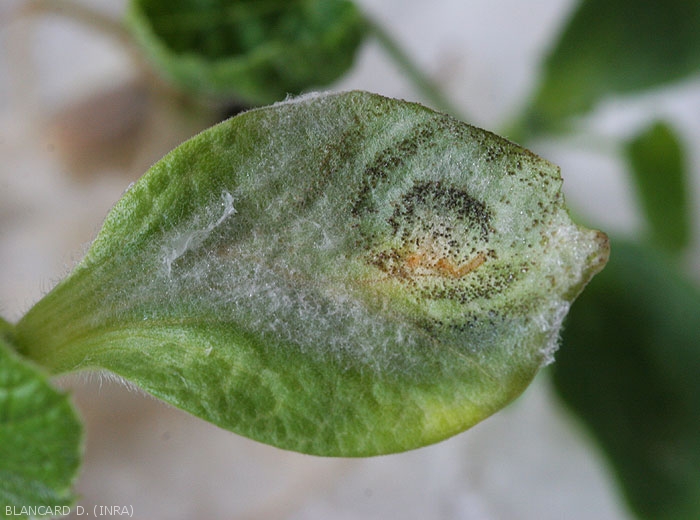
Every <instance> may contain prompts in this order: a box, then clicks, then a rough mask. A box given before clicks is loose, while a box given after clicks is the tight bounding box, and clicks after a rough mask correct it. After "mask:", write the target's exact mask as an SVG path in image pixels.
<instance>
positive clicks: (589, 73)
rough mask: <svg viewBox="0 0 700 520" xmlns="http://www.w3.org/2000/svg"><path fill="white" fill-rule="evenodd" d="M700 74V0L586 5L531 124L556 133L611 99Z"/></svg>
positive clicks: (553, 65)
mask: <svg viewBox="0 0 700 520" xmlns="http://www.w3.org/2000/svg"><path fill="white" fill-rule="evenodd" d="M698 72H700V2H698V1H697V0H664V1H659V0H650V1H643V2H639V1H635V0H583V1H582V2H580V4H579V6H578V8H577V9H576V11H575V12H574V13H573V16H572V17H571V19H570V20H569V22H568V24H567V25H566V27H565V29H564V31H563V33H562V35H561V37H560V39H559V41H558V42H557V44H556V45H555V46H554V48H553V50H552V52H551V53H550V55H549V56H548V58H547V60H546V62H545V66H544V72H543V78H542V81H541V83H540V86H539V89H538V91H537V93H536V96H535V98H534V100H533V103H532V105H531V107H530V110H529V112H528V113H527V114H526V119H525V125H526V126H527V127H528V129H529V131H530V132H533V131H534V132H539V131H551V130H557V129H558V128H559V127H560V126H561V124H562V123H563V120H565V119H566V118H569V117H570V116H572V115H577V114H581V113H583V112H585V111H587V110H589V109H590V108H591V107H592V106H593V105H594V104H595V103H596V102H598V101H599V100H600V99H601V98H603V97H605V96H608V95H611V94H616V93H627V92H634V91H639V90H642V89H647V88H650V87H656V86H658V85H661V84H664V83H668V82H671V81H675V80H679V79H682V78H684V77H686V76H688V75H690V74H696V73H698Z"/></svg>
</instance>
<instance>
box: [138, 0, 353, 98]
mask: <svg viewBox="0 0 700 520" xmlns="http://www.w3.org/2000/svg"><path fill="white" fill-rule="evenodd" d="M126 23H127V26H128V27H129V29H130V30H131V32H132V34H133V35H134V37H135V39H136V41H137V42H138V43H139V44H140V45H141V47H142V48H143V50H144V52H145V54H146V55H147V56H148V57H149V58H150V59H151V61H152V62H153V63H154V65H155V66H156V68H157V69H158V70H159V71H160V72H161V74H162V75H163V76H165V77H166V78H168V79H169V80H170V81H171V82H172V83H173V84H174V85H176V86H177V87H179V88H181V89H183V90H185V91H188V92H191V93H193V94H195V95H203V96H208V97H215V98H223V99H233V100H234V101H238V102H244V103H248V104H251V105H263V104H268V103H273V102H275V101H280V100H282V99H284V98H285V97H287V96H288V95H289V94H300V93H302V92H304V91H306V90H309V89H310V88H311V87H319V86H322V85H326V84H328V83H330V82H332V81H334V80H336V79H337V78H339V77H340V76H341V75H342V74H344V73H345V72H346V71H347V70H348V69H349V68H350V67H351V66H352V63H353V60H354V56H355V52H356V51H357V48H358V47H359V45H360V43H361V42H362V39H363V37H364V34H365V32H366V27H365V20H364V18H363V17H362V15H361V14H360V12H359V10H358V9H357V7H356V6H355V5H354V4H353V3H352V2H350V1H348V0H265V1H260V0H256V1H254V2H253V1H250V0H215V1H213V2H212V1H210V0H177V1H175V2H173V1H169V0H131V3H130V4H129V11H128V15H127V18H126Z"/></svg>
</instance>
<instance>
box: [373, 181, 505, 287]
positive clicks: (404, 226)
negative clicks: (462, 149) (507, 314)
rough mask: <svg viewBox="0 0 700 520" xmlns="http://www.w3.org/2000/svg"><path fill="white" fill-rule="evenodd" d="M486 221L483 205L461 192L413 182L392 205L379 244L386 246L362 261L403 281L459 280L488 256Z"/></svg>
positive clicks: (437, 184)
mask: <svg viewBox="0 0 700 520" xmlns="http://www.w3.org/2000/svg"><path fill="white" fill-rule="evenodd" d="M490 221H491V215H490V212H489V211H488V208H487V207H486V205H485V204H484V203H483V202H480V201H478V200H476V199H475V198H474V197H472V196H471V195H469V193H467V191H466V190H464V189H462V188H457V187H454V186H449V185H446V184H445V183H443V182H440V181H429V182H418V183H415V184H414V185H413V186H412V187H411V189H410V190H409V191H408V192H406V193H405V194H404V195H403V196H402V197H401V198H400V200H399V201H397V202H396V203H395V208H394V211H393V213H392V214H391V216H390V217H389V218H388V219H387V221H386V224H387V225H388V226H387V228H388V231H389V233H388V236H387V237H385V238H386V239H385V240H382V242H383V244H386V246H385V247H380V248H378V250H374V251H370V253H369V255H368V258H367V261H368V263H369V264H371V265H373V266H375V267H377V268H379V269H380V270H382V271H384V272H385V273H387V274H388V275H389V276H392V277H396V278H399V279H403V280H405V281H415V280H416V279H417V278H421V277H438V278H447V279H460V278H463V277H465V276H467V275H469V274H470V273H471V272H473V271H474V270H476V269H478V268H479V267H480V266H481V265H482V264H484V263H485V262H486V261H487V259H488V258H489V257H492V256H493V251H492V250H490V249H489V247H488V240H489V236H490V234H491V231H492V229H491V226H490ZM387 246H388V247H387Z"/></svg>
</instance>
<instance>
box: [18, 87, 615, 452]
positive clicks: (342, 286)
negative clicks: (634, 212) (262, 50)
mask: <svg viewBox="0 0 700 520" xmlns="http://www.w3.org/2000/svg"><path fill="white" fill-rule="evenodd" d="M560 188H561V177H560V175H559V169H558V168H557V167H555V166H553V165H552V164H550V163H548V162H546V161H545V160H543V159H541V158H539V157H537V156H535V155H534V154H532V153H530V152H529V151H527V150H525V149H523V148H521V147H519V146H517V145H515V144H513V143H510V142H508V141H506V140H504V139H502V138H500V137H497V136H495V135H493V134H491V133H489V132H486V131H484V130H481V129H478V128H474V127H472V126H469V125H466V124H464V123H461V122H459V121H457V120H455V119H453V118H451V117H449V116H447V115H444V114H440V113H437V112H434V111H432V110H430V109H427V108H425V107H423V106H420V105H417V104H414V103H406V102H403V101H398V100H394V99H388V98H384V97H381V96H377V95H373V94H368V93H364V92H349V93H342V94H327V95H313V96H306V97H302V98H299V99H296V100H293V101H289V102H284V103H278V104H276V105H273V106H271V107H268V108H263V109H257V110H251V111H249V112H246V113H244V114H242V115H239V116H237V117H235V118H233V119H230V120H228V121H226V122H224V123H222V124H220V125H217V126H215V127H213V128H211V129H209V130H207V131H205V132H203V133H201V134H200V135H199V136H197V137H195V138H193V139H191V140H190V141H188V142H186V143H184V144H183V145H181V146H180V147H178V148H177V149H176V150H174V151H173V152H172V153H170V154H169V155H167V156H166V157H165V158H163V159H162V160H161V161H159V162H158V163H157V164H156V165H155V166H154V167H153V168H152V169H151V170H150V171H149V172H148V173H147V174H146V175H145V176H144V177H143V178H142V179H141V180H140V181H139V182H138V183H136V185H134V186H133V187H132V188H131V189H130V190H129V191H128V192H127V193H126V194H125V196H124V197H123V198H122V200H121V201H120V202H119V203H117V205H116V206H115V208H114V209H113V210H112V212H111V213H110V215H109V216H108V217H107V219H106V221H105V224H104V227H103V229H102V231H101V232H100V234H99V235H98V237H97V239H96V240H95V242H94V243H93V245H92V247H91V249H90V251H89V252H88V254H87V256H86V257H85V259H84V260H83V261H82V262H81V263H80V264H79V265H78V266H77V267H76V269H75V270H74V271H73V273H72V274H71V275H70V276H69V277H68V278H67V279H66V280H64V281H63V282H62V283H61V284H59V285H58V286H57V287H56V288H55V289H54V290H53V291H52V292H51V293H49V294H48V295H47V296H46V297H45V298H44V299H43V300H42V301H41V302H39V303H38V304H37V305H36V306H35V307H34V308H33V309H32V310H31V311H30V312H29V313H28V314H27V315H26V316H25V317H24V318H23V319H22V320H21V321H20V322H19V323H18V325H17V338H18V343H19V344H20V345H21V348H22V352H23V353H25V354H26V355H28V356H29V357H31V358H32V359H34V360H36V361H37V362H39V363H42V364H44V365H45V366H48V367H50V368H51V369H52V370H53V371H55V372H65V371H71V370H82V369H94V368H105V369H108V370H112V371H114V372H116V373H118V374H120V375H122V376H124V377H125V378H127V379H129V380H131V381H132V382H134V383H136V384H138V385H139V386H141V387H143V388H144V389H145V390H147V391H148V392H150V393H152V394H153V395H155V396H158V397H160V398H162V399H164V400H166V401H168V402H170V403H172V404H174V405H176V406H179V407H181V408H184V409H185V410H188V411H190V412H191V413H193V414H195V415H197V416H199V417H202V418H205V419H207V420H209V421H211V422H213V423H215V424H218V425H220V426H222V427H224V428H228V429H231V430H233V431H236V432H239V433H242V434H244V435H247V436H249V437H252V438H254V439H258V440H261V441H264V442H268V443H270V444H274V445H276V446H280V447H284V448H288V449H294V450H298V451H302V452H307V453H315V454H323V455H344V456H359V455H374V454H379V453H387V452H395V451H402V450H407V449H410V448H416V447H419V446H423V445H425V444H429V443H432V442H436V441H438V440H441V439H444V438H446V437H448V436H450V435H454V434H456V433H458V432H461V431H463V430H465V429H466V428H469V427H470V426H472V425H474V424H475V423H477V422H478V421H480V420H481V419H484V418H485V417H487V416H489V415H491V414H492V413H494V412H496V411H497V410H499V409H500V408H502V407H503V406H505V405H506V404H507V403H509V402H510V401H512V400H513V399H514V398H515V397H516V396H518V395H519V394H520V393H521V392H522V391H523V390H524V388H525V387H526V386H527V385H528V383H529V382H530V381H531V380H532V378H533V377H534V375H535V373H536V372H537V370H538V369H539V368H540V366H541V365H542V364H543V363H546V362H547V361H549V360H550V359H551V356H552V353H553V351H554V350H555V349H556V346H557V335H558V330H559V326H560V324H561V321H562V320H563V318H564V315H565V314H566V311H567V309H568V307H569V304H570V302H571V301H572V300H573V299H574V298H575V297H576V296H577V295H578V293H579V292H580V291H581V290H582V289H583V286H584V285H585V284H586V282H587V281H588V280H589V279H590V278H591V277H592V276H593V275H594V274H595V273H596V272H597V271H599V270H600V269H601V268H602V266H603V265H604V263H605V261H606V259H607V251H608V250H607V237H605V235H603V234H602V233H600V232H597V231H591V230H587V229H584V228H580V227H578V226H576V225H575V224H574V223H573V222H572V221H571V220H570V218H569V215H568V213H567V212H566V209H565V207H564V202H563V197H562V195H561V191H560Z"/></svg>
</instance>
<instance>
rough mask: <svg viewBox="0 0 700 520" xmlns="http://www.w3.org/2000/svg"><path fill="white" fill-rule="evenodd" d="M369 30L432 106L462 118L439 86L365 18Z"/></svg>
mask: <svg viewBox="0 0 700 520" xmlns="http://www.w3.org/2000/svg"><path fill="white" fill-rule="evenodd" d="M367 25H368V27H369V30H370V32H371V33H372V34H373V35H374V36H375V38H377V40H378V41H379V43H380V45H381V46H382V47H383V48H384V50H385V51H386V53H387V54H389V56H391V58H392V59H393V60H394V61H395V62H396V64H397V65H398V66H399V67H400V68H401V70H402V71H403V72H404V73H405V74H406V76H407V77H408V78H409V79H410V80H411V82H412V83H413V84H414V86H415V87H416V88H417V89H418V91H419V92H420V93H421V95H422V96H423V97H424V98H425V99H426V100H427V101H428V103H430V104H431V105H432V107H433V108H435V109H437V110H440V111H442V112H446V113H448V114H451V115H452V116H454V117H457V118H459V119H464V116H463V115H462V114H461V111H460V110H457V108H456V107H455V106H454V105H453V104H452V103H451V102H450V101H449V99H447V97H446V96H445V95H444V94H443V93H442V91H441V90H440V88H439V87H438V86H437V85H436V84H435V82H434V81H432V80H431V79H430V78H429V77H428V76H426V74H425V73H424V72H423V71H422V70H421V69H420V68H419V67H418V66H417V65H416V64H415V63H414V62H413V60H412V59H411V58H410V57H409V56H408V54H406V52H405V51H404V50H403V49H402V48H401V46H400V45H399V44H398V43H397V42H396V40H395V39H394V38H392V36H391V35H390V34H389V33H388V32H386V30H384V28H383V27H381V26H380V25H379V24H377V23H376V22H374V21H372V20H371V19H369V18H368V19H367Z"/></svg>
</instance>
